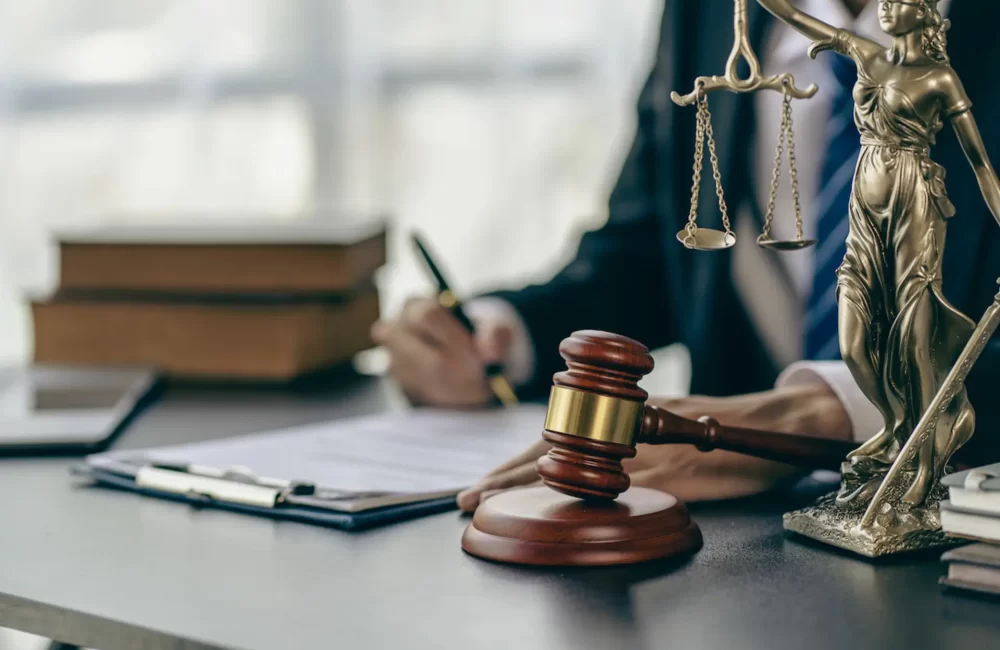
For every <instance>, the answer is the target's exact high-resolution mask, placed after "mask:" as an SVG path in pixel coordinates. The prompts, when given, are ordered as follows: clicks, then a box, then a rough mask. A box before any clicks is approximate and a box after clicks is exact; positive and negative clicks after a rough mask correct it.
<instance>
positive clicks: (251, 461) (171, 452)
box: [73, 405, 545, 530]
mask: <svg viewBox="0 0 1000 650" xmlns="http://www.w3.org/2000/svg"><path fill="white" fill-rule="evenodd" d="M544 415H545V407H544V406H543V405H521V406H518V407H514V408H506V409H484V410H480V411H466V412H463V411H453V410H448V409H411V410H406V411H401V412H386V413H381V414H374V415H368V416H359V417H354V418H347V419H339V420H332V421H325V422H316V423H312V424H304V425H297V426H293V427H288V428H284V429H277V430H271V431H261V432H257V433H251V434H245V435H239V436H233V437H229V438H221V439H209V440H203V441H201V442H194V443H185V444H180V445H170V446H166V447H156V448H150V449H141V450H127V451H118V452H108V453H103V454H96V455H91V456H88V457H87V458H86V459H85V461H84V462H83V463H82V464H79V465H77V466H76V467H75V468H73V471H74V473H75V474H76V475H78V476H81V477H84V478H88V479H89V480H90V481H91V482H93V483H95V484H97V485H99V486H105V487H112V488H116V489H119V490H127V491H129V492H133V493H136V494H142V495H145V496H149V497H157V498H163V499H168V500H172V501H177V502H183V503H187V504H189V505H192V506H195V507H202V508H206V507H207V508H221V509H226V510H232V511H238V512H242V513H245V514H253V515H258V516H264V517H268V518H271V519H287V520H294V521H299V522H305V523H314V524H319V525H323V526H329V527H334V528H340V529H343V530H360V529H363V528H369V527H371V526H376V525H381V524H384V523H389V522H394V521H400V520H402V519H409V518H412V517H418V516H422V515H427V514H432V513H437V512H443V511H445V510H452V509H456V508H457V503H456V495H457V494H458V493H459V492H460V491H461V490H462V489H464V488H465V487H467V486H469V485H473V484H474V483H475V482H476V481H477V480H479V479H480V478H481V477H482V476H483V475H484V474H486V473H487V472H488V471H490V470H492V469H493V468H495V467H496V466H498V465H500V464H501V463H502V462H504V461H506V460H507V459H508V458H510V457H511V456H513V455H514V454H516V453H520V452H522V451H523V450H524V449H526V448H527V447H528V446H530V444H532V443H533V442H534V441H536V440H537V437H538V434H537V431H538V428H539V427H540V426H541V425H542V424H543V420H544Z"/></svg>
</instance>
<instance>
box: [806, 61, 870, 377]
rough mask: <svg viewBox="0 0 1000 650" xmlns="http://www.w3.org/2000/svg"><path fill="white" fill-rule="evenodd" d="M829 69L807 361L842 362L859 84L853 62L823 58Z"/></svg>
mask: <svg viewBox="0 0 1000 650" xmlns="http://www.w3.org/2000/svg"><path fill="white" fill-rule="evenodd" d="M826 56H828V57H829V59H830V65H831V67H832V69H833V77H834V79H835V80H836V84H835V85H834V93H833V94H834V97H833V102H832V105H831V111H830V120H829V122H828V123H827V131H826V154H825V156H824V160H823V167H822V172H821V175H820V182H819V188H820V190H819V193H818V194H817V196H816V203H815V205H814V214H815V215H816V238H817V239H818V240H819V244H818V245H817V247H816V256H815V258H814V267H813V284H812V292H811V293H810V295H809V301H808V303H807V306H806V328H805V330H806V340H805V358H806V359H810V360H814V361H823V360H831V359H839V358H840V344H839V341H838V338H837V268H838V267H839V266H840V264H841V262H843V261H844V255H845V254H846V252H847V243H846V242H847V231H848V217H847V215H848V206H849V204H850V200H851V189H852V186H853V184H854V170H855V168H856V167H857V164H858V157H859V155H860V154H861V136H860V135H859V134H858V130H857V127H856V126H855V125H854V97H853V95H852V91H853V88H854V83H855V82H856V81H857V79H858V71H857V68H856V67H855V65H854V61H853V60H851V59H849V58H847V57H846V56H840V55H835V54H833V53H831V54H828V55H826Z"/></svg>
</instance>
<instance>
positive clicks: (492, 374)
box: [411, 233, 518, 406]
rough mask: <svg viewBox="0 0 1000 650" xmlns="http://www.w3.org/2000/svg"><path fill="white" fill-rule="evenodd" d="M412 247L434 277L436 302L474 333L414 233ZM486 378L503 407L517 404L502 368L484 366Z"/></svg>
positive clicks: (424, 247) (459, 303) (499, 366)
mask: <svg viewBox="0 0 1000 650" xmlns="http://www.w3.org/2000/svg"><path fill="white" fill-rule="evenodd" d="M411 237H412V238H413V245H414V246H416V248H417V250H418V251H419V252H420V257H421V258H422V259H423V260H424V264H426V266H427V268H428V270H430V272H431V275H433V276H434V281H435V282H437V285H438V302H439V303H440V304H441V306H442V307H444V308H445V309H447V310H448V311H450V312H451V313H452V314H453V315H454V316H455V318H456V319H458V322H459V323H461V324H462V327H464V328H465V329H466V330H467V331H468V332H469V333H474V332H475V331H476V328H475V326H474V325H473V324H472V321H471V320H469V317H468V315H466V313H465V310H464V309H462V303H461V302H459V300H458V297H457V296H456V295H455V294H454V292H452V290H451V287H450V286H449V285H448V281H447V280H445V279H444V275H442V273H441V269H440V268H439V267H438V265H437V264H436V263H435V262H434V259H433V258H432V257H431V254H430V253H429V252H428V251H427V247H426V246H424V244H423V242H421V241H420V237H418V236H417V234H416V233H412V234H411ZM486 378H487V380H488V382H489V385H490V389H491V390H492V391H493V394H494V395H496V396H497V399H499V400H500V403H501V404H503V405H504V406H511V405H514V404H517V403H518V400H517V395H515V394H514V389H513V388H512V387H511V385H510V382H509V381H507V378H506V377H504V374H503V366H502V365H501V364H499V363H491V364H487V365H486Z"/></svg>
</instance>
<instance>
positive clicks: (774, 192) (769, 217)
mask: <svg viewBox="0 0 1000 650" xmlns="http://www.w3.org/2000/svg"><path fill="white" fill-rule="evenodd" d="M786 97H787V96H786ZM787 130H788V129H787V117H786V115H785V112H784V109H782V114H781V127H780V128H779V129H778V150H777V152H776V153H775V155H774V171H773V172H772V173H771V189H770V191H769V192H768V195H767V212H766V213H765V214H764V228H763V230H762V231H761V233H760V237H758V238H757V241H758V242H761V241H767V240H769V239H771V224H772V223H773V222H774V203H775V201H776V200H777V198H778V183H779V182H780V181H781V160H782V158H784V156H785V133H786V132H787Z"/></svg>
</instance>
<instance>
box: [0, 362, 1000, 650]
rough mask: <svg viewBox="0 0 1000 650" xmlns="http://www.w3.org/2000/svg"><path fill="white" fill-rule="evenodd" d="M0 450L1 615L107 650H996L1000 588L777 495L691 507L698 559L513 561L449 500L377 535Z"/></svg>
mask: <svg viewBox="0 0 1000 650" xmlns="http://www.w3.org/2000/svg"><path fill="white" fill-rule="evenodd" d="M389 400H390V398H389V392H388V391H387V388H386V386H385V385H383V384H382V383H380V382H378V381H364V382H361V383H359V384H358V385H356V386H353V387H352V388H350V389H349V390H347V391H346V392H342V393H340V394H339V395H338V396H326V395H321V394H319V395H317V394H313V395H297V396H296V395H288V394H277V393H275V394H272V393H267V392H261V391H255V392H252V393H246V394H244V393H239V392H233V391H230V392H207V393H206V392H199V393H195V392H184V391H180V392H178V391H173V392H170V391H168V393H167V394H166V396H165V397H164V399H163V401H162V402H161V403H160V404H158V405H156V406H155V407H153V409H151V410H150V411H149V412H147V413H146V414H145V415H143V416H142V417H141V418H140V419H139V420H138V421H137V422H136V423H135V425H134V427H133V428H132V429H131V430H130V431H128V432H127V433H126V435H125V436H123V437H122V439H121V440H120V442H119V445H118V447H119V448H137V447H143V446H150V445H157V444H163V443H167V442H171V441H175V442H183V441H193V440H199V439H205V438H211V437H219V436H223V435H230V434H236V433H240V432H243V431H246V430H248V429H262V428H268V427H275V426H281V425H286V424H296V423H302V422H307V421H316V420H321V419H325V418H330V417H342V416H347V415H354V414H358V413H364V412H372V411H377V410H382V409H385V408H387V404H389ZM69 464H70V461H67V460H51V459H50V460H28V459H22V460H7V461H0V494H3V495H4V497H3V498H2V499H0V526H2V529H0V530H2V532H0V626H5V627H10V628H15V629H20V630H24V631H27V632H33V633H35V634H41V635H44V636H47V637H50V638H56V639H59V640H61V641H66V642H71V643H76V644H78V645H81V646H91V647H97V648H100V649H101V650H135V649H136V648H142V649H144V650H161V649H167V648H169V649H171V650H180V649H183V650H195V649H197V650H203V649H209V648H211V649H217V648H227V649H238V650H296V649H299V648H307V649H312V648H317V649H323V650H327V649H329V648H334V647H342V648H351V649H352V650H354V649H359V650H360V649H365V648H405V649H407V650H410V649H413V650H417V649H422V648H428V649H431V648H433V649H438V648H498V649H499V648H503V649H514V648H518V649H524V650H529V649H534V648H539V649H542V648H544V649H546V650H559V649H561V648H566V649H573V650H586V649H589V648H595V649H596V648H601V649H604V648H611V647H615V648H655V647H664V648H665V647H671V648H691V649H692V650H706V649H707V650H714V649H719V650H734V649H740V650H742V649H744V648H745V649H747V650H750V649H755V648H768V649H771V650H801V649H802V648H806V647H808V648H815V649H818V650H827V649H829V650H834V649H836V650H845V649H849V650H869V649H870V650H876V649H877V650H885V649H887V648H909V649H911V650H917V649H920V648H935V649H940V648H945V647H948V648H964V647H968V648H987V647H996V644H997V641H998V639H1000V605H998V604H997V603H995V602H990V601H982V600H974V599H969V598H964V597H956V596H945V595H942V594H941V592H940V590H939V588H938V586H937V584H936V582H937V578H938V576H939V575H940V574H941V571H942V569H941V567H940V565H938V564H937V562H936V561H935V560H934V559H933V558H925V559H923V560H913V559H909V560H906V561H902V562H900V561H895V562H888V563H881V564H877V565H876V564H872V563H869V562H866V561H863V560H860V559H855V558H853V557H850V556H847V555H843V554H839V553H836V552H832V551H829V550H827V549H820V548H818V547H816V546H813V545H810V544H807V543H802V542H798V541H793V540H790V539H787V538H786V537H785V536H784V535H783V533H782V530H781V518H780V513H781V512H782V510H783V509H784V508H786V507H788V503H779V502H777V501H776V500H775V499H774V498H771V499H761V500H756V501H752V502H745V503H742V504H726V505H714V506H702V507H697V508H695V509H694V511H695V516H696V517H697V519H698V521H699V523H700V524H701V526H702V528H703V530H704V533H705V538H706V544H705V548H704V550H702V551H701V552H700V553H699V554H698V555H696V556H695V557H694V558H692V559H691V560H688V561H685V562H680V563H666V564H657V565H653V566H641V567H630V568H610V569H600V570H573V571H563V570H544V569H519V568H514V567H506V566H499V565H494V564H488V563H485V562H481V561H479V560H475V559H473V558H471V557H468V556H466V555H464V554H463V553H462V552H461V551H460V550H459V537H460V535H461V533H462V530H463V528H464V527H465V525H466V523H467V520H466V519H463V518H461V517H459V516H458V515H457V514H455V513H446V514H442V515H437V516H434V517H429V518H425V519H421V520H416V521H411V522H407V523H403V524H399V525H395V526H391V527H387V528H382V529H376V530H373V531H369V532H365V533H354V534H349V533H344V532H340V531H335V530H326V529H322V528H317V527H311V526H306V525H301V524H294V523H274V522H271V521H268V520H263V519H255V518H252V517H247V516H241V515H237V514H230V513H225V512H218V511H209V510H204V511H199V510H195V509H192V508H189V507H187V506H182V505H179V504H175V503H168V502H160V501H156V500H153V499H145V498H140V497H137V496H134V495H131V494H125V493H118V492H113V491H109V490H102V489H95V488H87V487H74V486H73V482H72V481H71V479H70V477H69V476H68V474H67V467H68V466H69Z"/></svg>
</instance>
